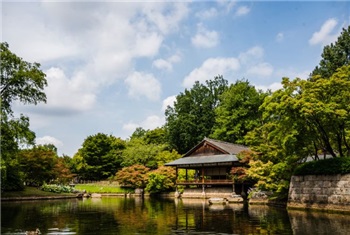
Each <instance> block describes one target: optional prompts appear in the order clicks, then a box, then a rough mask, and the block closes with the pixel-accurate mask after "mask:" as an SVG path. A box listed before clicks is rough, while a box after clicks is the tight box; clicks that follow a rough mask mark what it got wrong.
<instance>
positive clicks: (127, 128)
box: [122, 122, 140, 135]
mask: <svg viewBox="0 0 350 235" xmlns="http://www.w3.org/2000/svg"><path fill="white" fill-rule="evenodd" d="M138 127H140V125H139V124H137V123H134V122H129V123H126V124H124V125H123V127H122V128H123V130H125V131H127V132H128V134H129V135H131V134H132V133H133V132H134V131H135V130H136V128H138Z"/></svg>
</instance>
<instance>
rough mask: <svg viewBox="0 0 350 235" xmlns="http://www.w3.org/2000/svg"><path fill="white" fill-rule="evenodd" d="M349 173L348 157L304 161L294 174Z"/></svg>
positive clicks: (349, 159) (349, 161) (349, 158)
mask: <svg viewBox="0 0 350 235" xmlns="http://www.w3.org/2000/svg"><path fill="white" fill-rule="evenodd" d="M349 173H350V157H345V158H331V159H324V160H319V161H311V162H306V163H304V164H302V165H300V166H298V167H297V168H296V169H295V171H294V175H335V174H349Z"/></svg>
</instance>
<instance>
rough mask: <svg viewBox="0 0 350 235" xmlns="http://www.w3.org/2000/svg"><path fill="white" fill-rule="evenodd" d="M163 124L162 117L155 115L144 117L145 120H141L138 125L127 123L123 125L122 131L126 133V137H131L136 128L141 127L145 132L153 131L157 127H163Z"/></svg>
mask: <svg viewBox="0 0 350 235" xmlns="http://www.w3.org/2000/svg"><path fill="white" fill-rule="evenodd" d="M164 123H165V118H164V117H159V116H157V115H151V116H148V117H146V119H144V120H142V121H141V122H140V123H136V122H133V121H131V122H129V123H126V124H124V125H123V127H122V128H123V130H124V131H126V132H128V133H127V135H129V136H130V135H131V134H132V133H133V132H134V131H135V129H136V128H138V127H142V128H143V129H145V130H153V129H155V128H157V127H161V126H163V125H164Z"/></svg>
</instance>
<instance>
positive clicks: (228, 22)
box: [1, 1, 350, 156]
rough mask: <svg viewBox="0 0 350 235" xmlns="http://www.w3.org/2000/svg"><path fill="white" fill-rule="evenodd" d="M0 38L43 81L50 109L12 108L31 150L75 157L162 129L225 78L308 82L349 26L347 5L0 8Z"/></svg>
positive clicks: (27, 4)
mask: <svg viewBox="0 0 350 235" xmlns="http://www.w3.org/2000/svg"><path fill="white" fill-rule="evenodd" d="M1 10H2V11H1V12H2V17H1V25H2V30H1V38H2V41H6V42H8V43H9V45H10V50H11V51H13V52H14V53H16V54H17V55H19V56H21V57H22V58H23V59H25V60H26V61H30V62H39V63H40V64H41V68H42V70H43V71H44V72H45V73H46V75H47V77H46V78H47V80H48V87H47V88H46V89H45V92H46V94H47V103H46V104H39V105H37V106H32V105H30V106H24V105H21V104H18V103H15V104H14V110H15V111H16V115H18V114H19V113H23V114H25V115H27V116H29V117H30V122H31V129H32V130H33V131H35V133H36V135H37V143H38V144H44V143H53V144H55V145H56V147H57V148H58V151H59V154H67V155H69V156H73V155H74V154H75V153H76V152H77V150H78V149H79V148H80V147H81V144H82V143H83V141H84V139H85V138H86V137H88V136H89V135H95V134H97V133H99V132H101V133H106V134H112V135H114V136H117V137H121V138H123V139H126V138H128V137H129V136H130V135H131V134H132V133H133V131H134V130H135V128H136V127H143V128H144V129H154V128H156V127H158V126H162V125H163V124H164V123H165V116H164V109H165V107H166V106H167V105H171V104H172V103H173V101H174V99H175V96H176V95H178V94H179V93H180V92H182V91H184V89H186V88H191V87H192V85H193V83H194V82H195V81H196V80H198V81H202V82H204V81H205V80H208V79H212V78H214V76H216V75H218V74H220V75H223V76H224V78H225V79H227V80H228V81H229V82H230V83H234V82H235V81H236V80H238V79H247V80H249V81H250V83H251V84H253V85H255V86H256V87H257V88H259V89H265V90H266V89H272V90H276V89H278V88H279V87H280V82H281V79H282V77H290V78H295V77H300V78H307V76H308V74H310V72H311V71H312V70H313V69H314V67H315V66H316V65H317V64H318V63H319V61H320V58H321V53H322V49H323V47H324V46H325V45H327V44H329V43H331V42H334V41H335V40H336V38H337V37H338V36H339V34H340V32H341V29H342V27H347V26H348V25H349V22H350V3H349V2H347V1H339V2H331V1H329V2H326V1H317V2H315V1H297V2H285V1H256V2H249V1H206V2H202V1H192V2H189V1H177V2H176V1H174V2H170V1H167V2H151V1H143V2H136V1H134V2H127V1H103V2H98V1H75V2H70V1H21V2H14V1H2V6H1Z"/></svg>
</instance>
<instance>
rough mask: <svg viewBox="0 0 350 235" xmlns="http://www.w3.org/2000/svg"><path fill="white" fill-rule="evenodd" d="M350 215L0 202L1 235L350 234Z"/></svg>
mask: <svg viewBox="0 0 350 235" xmlns="http://www.w3.org/2000/svg"><path fill="white" fill-rule="evenodd" d="M349 221H350V216H349V215H339V214H327V213H310V212H301V211H289V212H288V211H287V210H285V209H281V208H272V207H267V206H249V208H248V207H245V206H243V205H242V204H229V205H225V206H223V205H210V206H209V205H208V202H207V200H197V199H182V200H181V199H180V200H178V199H141V198H117V197H103V198H98V199H97V198H91V199H80V200H78V199H70V200H51V201H22V202H2V203H1V234H24V233H25V231H27V230H35V229H36V228H39V229H40V230H41V233H42V234H62V235H63V234H101V235H105V234H121V235H129V234H152V235H157V234H159V235H163V234H220V235H225V234H305V235H306V234H349V233H350V223H349Z"/></svg>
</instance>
